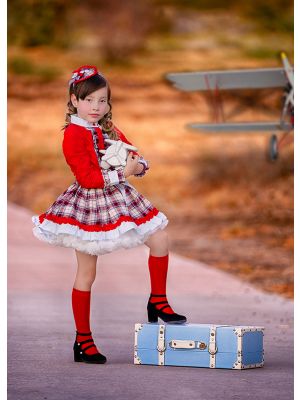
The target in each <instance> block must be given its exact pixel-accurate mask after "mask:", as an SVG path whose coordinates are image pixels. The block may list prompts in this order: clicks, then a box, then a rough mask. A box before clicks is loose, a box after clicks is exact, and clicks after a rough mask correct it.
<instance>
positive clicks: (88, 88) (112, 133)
mask: <svg viewBox="0 0 300 400" xmlns="http://www.w3.org/2000/svg"><path fill="white" fill-rule="evenodd" d="M103 87H107V97H108V99H107V103H108V105H109V111H108V112H107V113H106V114H105V115H104V116H103V117H102V118H101V119H100V120H99V121H98V123H99V124H100V125H101V127H102V130H103V132H104V133H107V134H108V136H109V138H110V139H112V140H118V139H119V136H118V133H117V132H116V130H115V128H114V124H113V122H112V120H111V119H112V113H111V109H112V106H111V103H110V99H111V90H110V86H109V84H108V82H107V80H106V79H105V78H104V77H103V76H102V75H99V74H97V75H94V76H91V77H90V78H88V79H85V80H83V81H81V82H78V83H76V84H74V83H72V84H71V86H70V89H69V101H68V103H67V107H68V112H67V113H66V119H65V120H66V123H65V125H64V126H63V128H62V129H65V128H66V127H67V126H68V125H69V124H70V123H71V115H73V114H77V108H76V107H74V106H73V104H72V102H71V95H72V94H74V95H75V96H76V99H77V100H79V99H81V100H84V99H85V98H86V96H88V95H89V94H91V93H93V92H95V91H96V90H98V89H101V88H103Z"/></svg>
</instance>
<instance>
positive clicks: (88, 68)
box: [69, 65, 100, 86]
mask: <svg viewBox="0 0 300 400" xmlns="http://www.w3.org/2000/svg"><path fill="white" fill-rule="evenodd" d="M97 74H99V72H98V70H97V67H95V66H93V65H83V66H82V67H79V68H77V69H75V71H73V73H72V78H71V79H70V80H69V86H71V85H72V83H74V84H76V83H78V82H81V81H84V80H85V79H88V78H90V77H91V76H94V75H97ZM99 75H100V74H99Z"/></svg>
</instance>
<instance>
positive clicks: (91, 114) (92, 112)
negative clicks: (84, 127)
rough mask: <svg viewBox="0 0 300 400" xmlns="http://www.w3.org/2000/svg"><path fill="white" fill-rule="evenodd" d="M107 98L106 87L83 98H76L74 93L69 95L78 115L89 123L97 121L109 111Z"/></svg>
mask: <svg viewBox="0 0 300 400" xmlns="http://www.w3.org/2000/svg"><path fill="white" fill-rule="evenodd" d="M107 100H108V99H107V87H103V88H101V89H98V90H95V92H92V93H91V94H88V95H87V96H86V98H85V99H83V100H82V99H79V100H77V99H76V96H75V95H74V94H72V95H71V101H72V104H73V106H74V107H76V108H77V115H78V117H80V118H82V119H85V120H86V121H88V122H91V123H93V122H94V123H95V122H98V121H99V119H101V118H102V117H103V116H104V115H105V114H106V113H107V112H108V111H109V105H108V103H107Z"/></svg>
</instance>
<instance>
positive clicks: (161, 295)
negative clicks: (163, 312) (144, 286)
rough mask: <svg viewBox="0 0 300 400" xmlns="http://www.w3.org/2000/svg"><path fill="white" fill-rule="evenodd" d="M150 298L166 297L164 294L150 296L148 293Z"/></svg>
mask: <svg viewBox="0 0 300 400" xmlns="http://www.w3.org/2000/svg"><path fill="white" fill-rule="evenodd" d="M150 297H167V295H166V294H152V293H150Z"/></svg>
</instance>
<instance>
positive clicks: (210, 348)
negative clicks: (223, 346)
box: [208, 342, 218, 355]
mask: <svg viewBox="0 0 300 400" xmlns="http://www.w3.org/2000/svg"><path fill="white" fill-rule="evenodd" d="M217 351H218V348H217V346H216V342H210V343H209V345H208V352H209V354H212V355H214V354H216V353H217Z"/></svg>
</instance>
